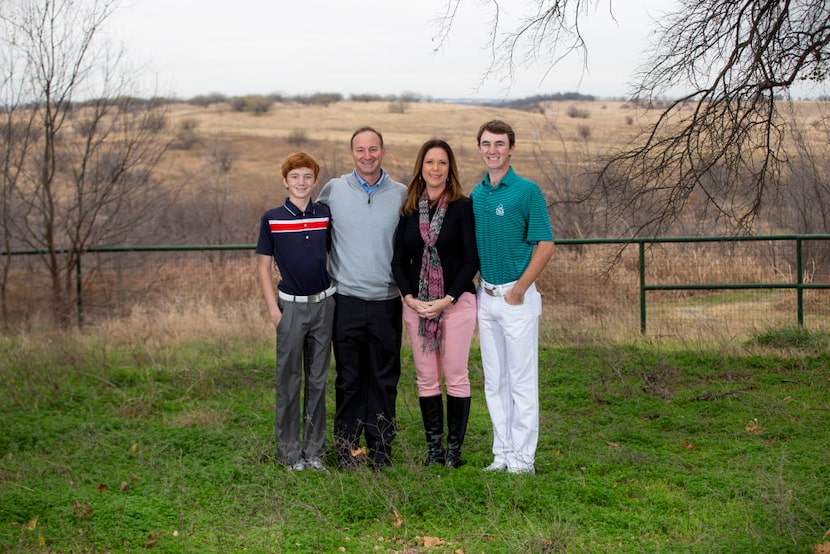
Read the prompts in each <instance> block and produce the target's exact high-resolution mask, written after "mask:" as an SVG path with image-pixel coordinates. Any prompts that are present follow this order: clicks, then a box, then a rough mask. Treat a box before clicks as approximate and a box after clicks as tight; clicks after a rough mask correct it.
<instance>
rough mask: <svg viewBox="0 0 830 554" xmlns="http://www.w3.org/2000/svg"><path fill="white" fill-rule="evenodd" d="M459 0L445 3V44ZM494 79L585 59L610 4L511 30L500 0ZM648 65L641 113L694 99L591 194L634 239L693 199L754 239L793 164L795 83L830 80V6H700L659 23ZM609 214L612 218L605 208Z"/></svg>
mask: <svg viewBox="0 0 830 554" xmlns="http://www.w3.org/2000/svg"><path fill="white" fill-rule="evenodd" d="M462 2H463V0H448V1H447V4H446V15H445V18H444V21H445V28H444V36H446V32H447V30H448V28H449V26H451V25H452V22H453V18H454V17H455V14H456V13H457V9H458V6H459V5H460V4H461V3H462ZM492 6H493V32H492V33H491V46H492V52H493V57H492V64H491V67H490V72H491V73H498V74H502V75H503V74H507V75H508V76H512V74H513V72H514V71H515V68H516V66H517V64H518V63H519V62H522V61H526V60H527V59H528V58H539V57H546V59H547V60H548V61H549V62H550V63H551V64H555V63H556V62H557V61H558V60H559V59H561V58H562V57H563V56H565V55H568V54H571V53H573V52H574V51H577V52H578V53H582V55H583V56H584V59H585V60H586V61H587V52H588V47H589V45H587V44H586V43H585V41H584V40H583V38H582V35H581V33H580V21H582V20H583V18H586V17H589V16H592V15H593V12H595V11H597V10H598V8H599V7H602V6H607V8H608V11H609V12H611V9H612V2H611V0H608V1H607V2H605V1H600V0H539V1H538V2H537V3H536V6H537V8H535V9H533V11H532V13H530V14H529V15H528V17H526V18H525V19H524V20H523V21H521V22H520V24H519V25H518V27H517V28H515V29H513V30H506V31H505V30H504V29H502V28H501V27H500V25H499V20H500V14H501V12H500V10H501V7H500V3H499V2H496V1H493V2H492ZM658 25H659V27H658V29H657V35H656V36H658V37H659V39H658V40H657V43H656V46H655V48H653V49H652V52H653V55H652V57H651V59H650V60H649V61H648V62H647V63H646V64H645V65H644V67H643V70H642V71H641V72H640V74H639V75H638V76H637V79H636V83H635V85H634V93H633V98H634V99H635V101H637V103H638V104H639V105H641V106H644V107H646V108H653V106H654V101H655V100H656V99H657V98H660V97H661V95H663V94H665V93H666V91H671V90H684V91H688V92H685V93H683V94H682V96H680V97H679V98H676V99H675V100H673V101H671V102H669V103H668V104H667V105H666V106H665V107H664V108H662V109H661V113H660V115H659V117H658V118H657V119H656V122H655V123H654V124H653V125H652V126H651V127H650V128H648V129H647V130H646V131H645V132H644V133H643V134H642V135H641V136H639V137H638V139H637V140H636V141H635V142H633V143H631V145H630V146H629V147H627V148H625V149H622V150H621V151H619V152H617V153H616V154H614V155H611V156H609V157H608V158H607V159H606V160H605V163H604V164H603V169H602V170H601V171H600V172H599V173H598V176H597V181H596V182H597V187H596V189H595V192H596V193H597V194H598V195H599V196H600V198H601V199H604V198H610V199H612V200H608V204H609V210H610V211H614V212H615V215H616V217H619V218H627V217H630V216H631V215H632V214H636V215H637V217H636V220H634V219H629V221H630V223H631V225H630V228H631V229H630V230H631V232H632V233H634V234H638V233H650V234H651V233H658V232H662V231H665V230H666V229H667V228H668V227H669V226H671V225H672V224H673V223H674V222H676V221H678V219H679V218H680V217H681V215H682V214H683V211H684V210H685V209H686V208H687V207H689V206H690V204H694V203H705V204H706V206H704V207H697V209H701V210H707V211H710V212H711V213H712V214H714V215H716V216H718V217H720V218H721V219H722V220H723V221H724V222H727V223H729V224H730V226H732V227H733V228H735V229H737V230H740V231H749V230H751V228H752V225H753V223H754V221H755V218H756V217H757V215H758V214H759V210H760V207H761V206H762V204H763V201H764V199H765V198H766V197H767V196H768V195H770V194H775V192H776V190H777V187H778V186H779V185H780V178H781V173H782V167H783V165H784V164H785V163H786V162H787V159H788V152H787V150H786V146H787V143H786V141H785V138H786V136H787V134H788V122H787V118H786V117H784V116H782V110H784V111H786V110H787V109H788V107H789V106H788V104H789V102H790V99H791V96H790V92H791V89H792V87H793V85H795V84H797V83H799V82H802V81H815V82H822V81H826V80H827V78H828V73H829V72H830V47H829V46H828V45H830V8H829V7H828V5H827V2H826V0H695V1H691V2H683V3H682V4H681V5H680V6H679V7H678V8H676V11H675V12H674V13H672V14H669V15H668V16H666V17H664V18H663V19H661V22H660V23H659V24H658ZM609 213H610V212H609Z"/></svg>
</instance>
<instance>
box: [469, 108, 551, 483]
mask: <svg viewBox="0 0 830 554" xmlns="http://www.w3.org/2000/svg"><path fill="white" fill-rule="evenodd" d="M477 140H478V149H479V154H480V155H481V159H482V160H483V161H484V164H485V165H486V166H487V174H486V175H485V176H484V180H483V181H481V182H480V183H479V184H478V185H476V187H475V188H474V189H473V192H472V194H471V195H470V196H471V198H472V200H473V212H474V214H475V223H476V242H477V245H478V254H479V258H480V260H481V279H480V283H479V294H478V298H479V306H478V332H479V342H480V345H481V360H482V365H483V367H484V396H485V399H486V401H487V409H488V411H489V412H490V419H491V421H492V423H493V456H494V458H493V463H491V464H490V465H489V466H488V467H487V468H485V470H486V471H509V472H511V473H535V469H534V465H533V464H534V460H535V456H536V445H537V442H538V439H539V349H538V347H539V317H540V316H541V314H542V297H541V295H540V294H539V291H537V290H536V286H535V285H534V281H535V280H536V278H537V277H538V276H539V274H540V273H541V272H542V270H543V269H544V268H545V265H546V264H547V263H548V260H550V257H551V255H552V254H553V247H554V245H553V232H552V231H551V226H550V219H549V217H548V211H547V203H546V202H545V198H544V196H543V195H542V192H541V191H540V190H539V187H538V186H537V185H536V184H535V183H533V182H532V181H529V180H527V179H525V178H523V177H520V176H519V175H517V174H516V173H515V172H514V171H513V168H512V167H511V165H510V158H511V156H512V155H513V151H514V149H515V147H516V135H515V133H514V132H513V129H512V128H511V127H510V125H508V124H507V123H505V122H503V121H498V120H494V121H488V122H487V123H485V124H483V125H482V126H481V128H480V129H479V131H478V137H477Z"/></svg>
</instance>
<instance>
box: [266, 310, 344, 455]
mask: <svg viewBox="0 0 830 554" xmlns="http://www.w3.org/2000/svg"><path fill="white" fill-rule="evenodd" d="M279 303H280V307H281V309H282V319H281V320H280V324H279V326H277V414H276V437H277V459H278V460H279V461H280V463H283V464H285V465H291V464H294V463H296V462H298V461H300V460H302V459H309V458H314V457H319V456H321V455H322V454H323V448H324V447H325V439H326V378H327V376H328V371H329V362H330V361H331V334H332V321H333V319H334V297H329V298H326V299H325V300H322V301H321V302H315V303H308V304H307V303H300V302H286V301H284V300H280V301H279ZM303 376H305V387H304V389H303V412H304V414H305V417H304V422H305V425H304V427H303V431H304V433H303V441H302V442H300V384H301V382H302V380H303Z"/></svg>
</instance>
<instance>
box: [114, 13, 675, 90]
mask: <svg viewBox="0 0 830 554" xmlns="http://www.w3.org/2000/svg"><path fill="white" fill-rule="evenodd" d="M534 4H535V2H529V1H527V0H502V1H501V2H500V5H501V7H502V9H503V10H504V11H505V13H504V14H503V17H518V16H527V15H529V14H528V13H527V9H528V6H532V5H534ZM609 4H610V5H611V6H612V9H613V14H614V18H613V19H612V17H611V15H610V13H609ZM671 4H673V2H671V1H670V0H614V1H613V2H609V0H600V2H599V6H598V8H597V10H592V11H591V12H590V13H589V14H588V15H587V17H584V18H582V19H581V23H582V25H583V27H582V34H583V36H584V37H585V38H586V41H587V43H588V48H589V52H588V56H589V57H588V70H587V72H583V71H582V61H583V60H582V59H581V57H579V56H577V55H571V57H570V58H568V59H567V60H565V61H564V62H562V63H560V64H559V65H558V66H556V67H555V68H554V69H553V70H552V71H551V72H550V73H548V74H547V76H545V73H546V71H547V70H548V64H547V63H538V64H535V65H531V66H528V67H520V68H519V72H518V74H517V75H516V79H515V82H513V83H512V85H511V86H509V87H507V86H506V83H505V82H504V80H503V79H500V78H499V77H503V75H495V76H491V77H490V78H487V79H485V80H484V81H483V83H482V82H481V81H482V77H483V76H484V75H485V74H486V72H487V69H488V67H489V62H490V53H489V51H488V50H487V45H488V40H489V39H488V37H489V32H490V30H491V27H492V21H491V18H492V11H491V5H492V4H491V3H490V2H487V1H486V0H465V1H464V2H463V3H462V6H461V9H460V11H459V12H458V14H457V16H456V20H455V24H454V26H453V28H452V32H451V34H450V35H449V36H448V37H447V38H446V40H445V41H444V43H443V46H442V47H441V48H440V49H438V50H437V51H436V46H437V42H436V40H435V37H436V35H437V34H438V32H439V24H438V19H439V18H440V17H441V16H442V14H443V13H444V8H445V6H446V0H420V1H415V0H361V1H359V2H356V1H351V0H298V1H285V0H276V1H272V2H265V1H263V0H231V1H229V0H221V1H219V0H125V4H123V6H122V7H121V8H120V9H119V10H118V11H117V12H116V14H115V17H114V18H113V19H112V20H111V21H110V30H111V31H112V32H113V33H114V35H115V37H116V38H117V39H118V40H119V41H121V42H123V44H124V46H125V48H126V51H127V54H128V56H129V58H130V59H131V60H132V61H133V62H134V63H135V64H138V65H141V66H142V67H143V68H145V69H146V72H147V73H148V74H149V75H150V76H151V77H152V78H153V79H155V81H156V83H157V84H156V86H157V87H158V93H159V94H162V95H169V96H176V97H179V98H183V99H186V98H190V97H192V96H196V95H199V94H207V93H210V92H219V93H222V94H226V95H229V96H232V95H240V94H270V93H282V94H287V95H296V94H311V93H315V92H339V93H342V94H344V95H347V96H348V95H350V94H360V93H372V94H401V93H403V92H415V93H418V94H420V95H423V96H424V97H429V98H435V99H441V98H521V97H525V96H531V95H535V94H551V93H557V92H572V91H577V92H581V93H583V94H591V95H595V96H599V97H616V96H623V95H625V94H626V92H627V91H628V88H627V86H626V85H627V83H629V82H630V81H631V78H632V76H633V73H634V70H635V69H636V68H637V67H638V65H639V63H640V62H641V61H643V52H644V50H646V49H647V46H648V39H649V33H650V32H651V31H652V29H653V28H654V19H655V18H659V17H660V15H661V14H662V13H664V12H665V11H666V10H667V9H668V8H669V7H670V6H671ZM512 28H513V27H512V26H510V27H509V29H510V30H512ZM506 29H507V28H506Z"/></svg>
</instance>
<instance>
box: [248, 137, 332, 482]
mask: <svg viewBox="0 0 830 554" xmlns="http://www.w3.org/2000/svg"><path fill="white" fill-rule="evenodd" d="M319 174H320V166H319V165H318V164H317V162H316V161H315V160H314V158H312V157H311V156H310V155H308V154H306V153H305V152H299V153H296V154H292V155H290V156H288V157H287V158H286V159H285V161H284V162H283V164H282V182H283V184H284V185H285V187H286V189H288V198H287V199H286V200H285V202H284V203H283V205H282V206H279V207H277V208H272V209H270V210H268V211H266V212H265V213H264V214H263V216H262V221H261V223H260V229H259V240H258V241H257V246H256V253H257V254H258V256H257V273H258V275H259V283H260V287H261V289H262V295H263V297H264V298H265V304H266V306H267V307H268V313H269V315H270V316H271V320H272V321H273V322H274V325H275V326H276V329H277V409H276V423H275V427H276V442H277V459H278V460H279V462H280V463H282V464H284V465H285V466H287V467H288V468H290V469H291V470H293V471H302V470H303V469H305V468H307V467H308V468H312V469H319V470H325V466H324V465H323V462H322V460H321V459H320V457H321V456H322V454H323V450H324V448H325V436H326V377H327V375H328V370H329V362H330V359H331V335H332V320H333V318H334V298H333V295H334V292H335V287H334V286H332V283H331V279H330V277H329V274H328V270H327V258H328V251H329V248H330V246H331V236H330V220H331V218H330V213H329V209H328V206H326V205H325V204H320V203H315V202H312V201H311V194H312V192H313V191H314V189H315V187H316V186H317V180H318V178H319ZM275 267H276V270H277V272H278V274H279V275H280V282H279V285H278V287H277V293H276V294H275V292H274V284H273V272H274V268H275ZM303 377H305V389H304V391H305V394H304V406H303V412H304V417H303V421H304V428H303V440H302V441H301V440H300V385H301V382H302V380H303Z"/></svg>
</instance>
